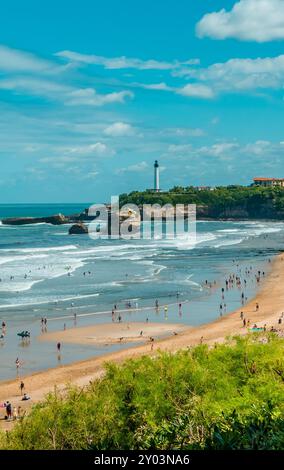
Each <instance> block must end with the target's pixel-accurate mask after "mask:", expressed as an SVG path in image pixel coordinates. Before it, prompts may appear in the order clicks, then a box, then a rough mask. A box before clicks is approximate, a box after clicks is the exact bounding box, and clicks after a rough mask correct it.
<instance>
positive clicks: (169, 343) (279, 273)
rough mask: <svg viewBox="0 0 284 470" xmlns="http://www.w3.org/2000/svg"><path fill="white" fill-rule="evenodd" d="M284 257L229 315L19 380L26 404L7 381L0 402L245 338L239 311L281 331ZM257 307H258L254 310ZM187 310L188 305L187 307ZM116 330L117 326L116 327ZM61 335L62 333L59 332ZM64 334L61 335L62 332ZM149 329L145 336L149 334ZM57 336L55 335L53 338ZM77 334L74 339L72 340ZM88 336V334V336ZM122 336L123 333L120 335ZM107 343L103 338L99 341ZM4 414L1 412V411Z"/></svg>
mask: <svg viewBox="0 0 284 470" xmlns="http://www.w3.org/2000/svg"><path fill="white" fill-rule="evenodd" d="M283 285H284V255H282V254H280V255H278V256H276V257H275V258H274V259H273V260H272V262H271V265H270V273H269V274H268V275H267V277H266V278H265V280H264V281H262V285H261V288H260V289H259V292H258V293H257V294H256V296H255V297H254V298H253V299H251V300H250V301H249V302H248V303H247V304H246V305H244V306H243V307H241V308H239V309H237V310H236V311H234V312H233V313H231V314H228V315H224V316H223V317H221V318H219V319H218V320H216V321H214V322H212V323H209V324H204V325H201V326H198V327H186V328H184V329H181V330H180V331H178V332H176V331H175V327H176V325H170V324H169V325H168V330H167V331H166V332H165V333H166V334H168V335H170V336H167V337H165V338H163V339H160V340H159V341H156V340H155V342H154V345H152V343H151V342H147V343H146V344H142V345H138V346H135V347H133V346H132V347H130V348H128V349H124V350H121V351H119V352H114V353H110V354H107V355H104V356H100V357H95V358H90V359H88V360H84V361H80V362H75V363H73V364H70V365H65V366H58V367H56V368H53V369H49V370H45V371H42V372H37V373H34V374H31V375H29V376H26V377H21V379H23V381H24V383H25V388H26V391H27V392H28V393H29V395H30V396H31V398H32V399H31V400H30V401H28V402H26V403H25V404H24V406H23V403H24V402H22V401H21V396H20V389H19V383H20V380H10V381H5V382H1V383H0V402H4V401H5V400H9V401H10V402H11V403H12V404H13V405H14V406H18V405H20V406H22V407H23V409H24V408H25V407H26V408H29V407H30V406H31V405H32V404H34V403H37V402H39V401H41V400H42V399H43V398H44V396H45V395H46V394H47V393H48V392H51V391H53V390H54V388H55V387H56V388H57V389H58V390H64V388H65V387H66V385H68V384H73V385H77V386H79V387H83V386H85V385H88V384H89V382H90V381H92V380H94V379H96V378H99V377H101V376H102V375H103V373H104V367H105V363H106V362H109V361H113V362H115V363H117V364H121V363H123V362H124V361H125V360H127V359H130V358H137V357H139V356H141V355H146V354H147V355H155V354H157V352H158V351H159V350H161V351H168V352H175V351H177V350H179V349H183V348H188V347H190V346H194V345H197V344H200V343H201V342H204V343H208V344H210V345H212V344H214V343H216V342H222V341H224V340H225V339H226V337H228V336H232V335H245V334H247V333H248V329H247V328H246V327H244V326H243V321H242V319H241V318H240V314H241V312H243V314H244V317H245V318H246V320H250V327H252V326H253V325H254V324H257V326H258V327H263V326H264V325H266V328H267V330H269V329H270V328H271V327H272V326H273V327H274V328H276V329H277V330H280V331H282V330H283V324H280V325H279V324H278V319H279V318H280V317H281V315H282V313H283V312H284V289H283ZM256 304H258V306H259V308H258V309H257V308H256ZM186 308H188V309H190V303H189V304H187V307H186ZM133 325H134V326H135V323H130V324H129V329H130V333H129V334H131V329H132V328H133ZM150 326H151V325H150V324H149V325H147V323H145V324H139V328H141V329H145V331H147V328H149V327H150ZM105 328H106V331H108V333H107V334H108V335H109V332H110V331H111V324H106V325H105ZM108 328H109V330H108ZM116 328H117V327H116ZM121 328H122V329H123V328H124V329H125V324H123V323H122V324H121ZM80 330H81V328H78V329H76V331H77V333H75V332H74V331H73V332H72V333H69V334H70V335H71V336H73V339H71V342H72V341H73V342H79V343H80V335H81V337H82V336H84V335H82V331H81V332H80ZM61 333H62V332H61ZM63 333H65V332H63ZM52 334H53V335H55V336H54V338H50V339H53V340H56V339H58V338H59V337H58V334H59V333H58V332H56V333H52ZM150 334H151V332H150V330H149V331H148V335H150ZM56 335H57V336H56ZM74 335H75V336H76V335H77V338H76V337H74ZM90 335H92V333H90ZM121 336H123V334H121ZM101 339H102V340H107V338H101ZM3 413H4V412H3ZM1 423H2V427H4V428H5V429H10V428H11V426H12V425H13V423H12V422H10V423H7V422H6V421H4V420H3V421H1Z"/></svg>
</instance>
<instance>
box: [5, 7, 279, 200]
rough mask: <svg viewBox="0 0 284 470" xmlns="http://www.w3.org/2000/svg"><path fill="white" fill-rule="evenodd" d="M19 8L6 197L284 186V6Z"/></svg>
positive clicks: (13, 27)
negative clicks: (269, 179) (268, 181)
mask: <svg viewBox="0 0 284 470" xmlns="http://www.w3.org/2000/svg"><path fill="white" fill-rule="evenodd" d="M42 3H43V2H38V1H34V0H26V1H25V2H22V1H20V0H18V1H15V0H11V1H9V2H3V4H2V5H1V17H0V109H1V114H0V137H1V146H0V161H1V173H0V191H1V192H0V194H1V197H0V202H2V203H9V202H23V203H24V202H85V201H88V202H104V201H108V200H109V199H110V196H111V195H112V194H119V193H122V192H129V191H131V190H135V189H139V190H142V189H144V188H149V187H151V186H152V184H153V162H154V160H155V159H158V160H159V162H160V166H161V170H162V171H161V185H162V187H163V188H164V189H167V188H169V187H172V186H173V185H185V186H187V185H226V184H249V183H250V182H251V180H252V178H253V177H254V176H266V175H267V176H276V177H278V176H283V177H284V130H283V111H284V101H283V97H284V88H283V85H284V47H283V46H284V0H240V1H237V0H226V1H225V0H203V1H196V0H175V1H174V0H155V1H153V0H151V1H150V0H143V1H138V0H137V1H135V0H123V1H118V0H104V2H101V1H96V0H81V1H80V2H78V1H72V0H71V1H70V0H69V1H68V2H67V1H66V0H61V1H60V2H59V1H57V2H56V1H54V0H51V1H49V2H44V3H45V5H44V6H43V5H42Z"/></svg>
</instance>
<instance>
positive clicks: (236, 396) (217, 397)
mask: <svg viewBox="0 0 284 470" xmlns="http://www.w3.org/2000/svg"><path fill="white" fill-rule="evenodd" d="M264 343H265V344H264ZM283 353H284V342H283V340H282V339H280V338H278V337H275V336H274V335H273V334H272V333H269V334H267V335H266V336H263V334H262V335H259V334H254V335H250V336H247V337H245V338H240V337H236V338H233V339H231V340H228V342H227V343H226V344H219V345H216V346H215V347H213V348H211V349H209V348H208V346H206V345H200V346H197V347H194V348H191V349H188V350H186V351H180V352H178V353H176V354H167V353H159V354H158V355H157V356H156V357H154V356H152V357H151V356H144V357H142V358H139V359H136V360H130V361H127V362H126V363H125V364H124V365H123V366H117V365H114V364H108V365H107V366H106V375H105V376H104V377H103V378H101V379H100V380H98V381H95V382H93V383H92V384H90V385H89V387H88V388H87V389H86V390H84V391H82V390H80V389H77V388H70V390H69V392H68V394H67V396H65V397H62V395H60V394H59V393H54V394H50V395H49V396H48V397H47V398H46V400H45V401H44V402H43V403H41V404H38V405H36V406H34V408H33V410H32V412H31V414H30V415H29V416H28V417H26V418H24V419H23V420H22V421H21V422H19V423H18V424H17V425H16V426H15V427H14V429H13V430H12V431H11V432H10V433H8V434H7V435H4V434H2V435H1V438H0V442H1V447H2V448H5V449H95V450H105V449H153V448H154V449H162V450H165V449H232V450H233V449H278V450H279V449H283V447H284V354H283Z"/></svg>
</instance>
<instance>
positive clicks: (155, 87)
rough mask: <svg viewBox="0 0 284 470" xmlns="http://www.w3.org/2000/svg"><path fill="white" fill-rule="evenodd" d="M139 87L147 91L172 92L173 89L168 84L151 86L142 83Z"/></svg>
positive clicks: (152, 84)
mask: <svg viewBox="0 0 284 470" xmlns="http://www.w3.org/2000/svg"><path fill="white" fill-rule="evenodd" d="M139 86H140V87H141V88H145V90H163V91H172V90H173V88H172V87H170V86H168V85H167V84H166V83H164V82H161V83H150V84H149V85H147V84H145V83H140V84H139Z"/></svg>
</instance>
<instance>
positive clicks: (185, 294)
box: [0, 204, 284, 380]
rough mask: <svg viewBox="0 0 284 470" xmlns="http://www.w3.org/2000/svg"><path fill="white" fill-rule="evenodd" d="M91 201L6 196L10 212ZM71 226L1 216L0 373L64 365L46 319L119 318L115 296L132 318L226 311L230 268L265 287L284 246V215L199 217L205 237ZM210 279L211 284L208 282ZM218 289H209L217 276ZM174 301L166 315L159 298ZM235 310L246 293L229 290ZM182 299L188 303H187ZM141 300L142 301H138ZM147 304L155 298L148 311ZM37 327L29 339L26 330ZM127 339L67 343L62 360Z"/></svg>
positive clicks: (186, 320)
mask: <svg viewBox="0 0 284 470" xmlns="http://www.w3.org/2000/svg"><path fill="white" fill-rule="evenodd" d="M85 207H88V205H86V204H67V205H66V204H65V205H64V204H62V205H60V204H52V205H46V204H30V205H0V220H1V219H3V218H5V217H19V216H37V217H39V216H48V215H53V214H55V213H58V212H61V213H63V214H72V213H76V212H80V211H81V210H83V209H84V208H85ZM68 229H69V226H68V225H61V226H52V225H48V224H37V225H24V226H6V225H2V224H1V223H0V280H1V281H0V322H1V323H2V321H5V323H6V325H7V334H6V336H5V339H4V340H0V379H1V380H4V379H11V378H14V377H15V374H16V370H15V360H16V358H17V357H19V359H20V361H21V363H22V367H21V374H28V373H31V372H34V371H38V370H41V369H45V368H48V367H53V366H56V365H57V364H58V361H57V353H56V348H55V345H54V344H52V343H47V342H39V341H38V337H39V335H40V334H41V318H42V317H46V318H47V320H48V331H52V330H60V329H63V325H64V323H66V326H67V328H68V327H70V326H73V321H74V320H73V319H74V313H76V315H77V323H78V326H85V325H88V324H92V325H94V324H99V323H105V322H110V321H111V310H112V308H113V305H114V304H117V305H118V308H119V309H127V307H126V305H127V303H128V302H130V303H131V305H132V306H133V307H134V308H133V309H129V311H127V312H124V313H123V314H122V317H123V321H130V320H131V321H145V320H146V318H147V317H148V319H149V321H153V322H154V321H155V322H168V323H183V324H186V325H193V326H196V325H200V324H202V323H207V322H210V321H213V320H215V319H216V318H218V316H219V315H220V302H222V299H221V288H222V287H223V286H224V280H225V278H226V277H228V275H229V274H230V273H234V274H236V275H240V276H244V273H245V271H246V270H247V269H248V268H250V267H251V274H250V275H249V276H248V282H247V287H246V291H245V296H246V297H247V298H248V299H249V298H251V297H252V296H253V295H254V294H255V292H256V289H257V283H256V280H255V273H256V272H257V271H258V270H261V272H263V271H265V272H267V270H268V269H269V263H268V259H269V258H271V257H272V256H273V255H274V254H275V253H278V252H279V251H280V250H281V249H282V246H283V236H284V223H281V222H262V221H254V222H249V221H238V222H235V221H234V222H232V221H228V222H222V221H200V222H197V244H196V245H195V246H192V245H191V244H189V243H187V242H186V240H184V239H183V238H180V239H175V240H99V239H98V240H92V239H91V238H89V237H88V236H87V235H69V234H68ZM206 280H207V286H206V283H205V281H206ZM209 283H212V286H213V288H211V289H209V288H208V284H209ZM156 299H158V300H159V303H160V305H168V307H169V308H168V312H167V315H166V316H165V314H164V310H163V309H162V308H161V309H160V310H159V312H157V311H156V310H155V309H154V304H155V300H156ZM223 302H225V303H226V309H225V310H226V311H224V310H223V314H225V313H229V312H231V311H233V310H234V309H235V308H238V307H239V306H240V305H241V292H240V290H239V289H231V290H230V291H229V292H226V298H225V300H224V301H223ZM178 303H182V311H180V310H179V308H178ZM135 307H138V309H135ZM145 307H153V309H150V310H148V309H147V310H143V308H145ZM22 330H28V331H30V332H31V340H30V342H28V343H26V342H22V341H21V340H20V339H19V337H18V336H17V333H18V332H20V331H22ZM124 347H125V345H119V344H117V345H105V346H96V345H94V346H90V345H71V344H68V345H67V344H66V345H63V348H62V357H61V363H62V364H67V363H70V362H73V361H75V360H81V359H86V358H88V357H91V356H95V355H100V354H104V353H106V352H110V351H115V350H118V349H121V348H124Z"/></svg>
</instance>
